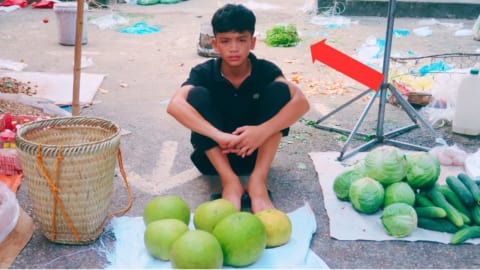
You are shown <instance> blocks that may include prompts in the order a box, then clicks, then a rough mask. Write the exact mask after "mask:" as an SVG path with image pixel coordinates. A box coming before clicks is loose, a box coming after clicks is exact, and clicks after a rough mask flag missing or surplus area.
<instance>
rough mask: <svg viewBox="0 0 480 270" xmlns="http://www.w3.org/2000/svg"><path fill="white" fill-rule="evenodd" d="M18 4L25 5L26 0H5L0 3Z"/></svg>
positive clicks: (22, 6)
mask: <svg viewBox="0 0 480 270" xmlns="http://www.w3.org/2000/svg"><path fill="white" fill-rule="evenodd" d="M15 5H16V6H20V7H21V8H25V7H27V0H5V1H3V2H1V3H0V6H4V7H8V6H15Z"/></svg>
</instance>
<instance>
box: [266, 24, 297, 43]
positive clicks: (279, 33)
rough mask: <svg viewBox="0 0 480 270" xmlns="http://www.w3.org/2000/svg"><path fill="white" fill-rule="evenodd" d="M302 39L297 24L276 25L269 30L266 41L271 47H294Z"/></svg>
mask: <svg viewBox="0 0 480 270" xmlns="http://www.w3.org/2000/svg"><path fill="white" fill-rule="evenodd" d="M300 40H301V39H300V37H299V36H298V32H297V28H296V27H295V25H293V24H288V25H287V26H284V25H276V26H274V27H272V28H271V29H270V30H268V31H267V37H266V38H265V43H266V44H267V45H268V46H271V47H293V46H296V45H297V44H298V42H300Z"/></svg>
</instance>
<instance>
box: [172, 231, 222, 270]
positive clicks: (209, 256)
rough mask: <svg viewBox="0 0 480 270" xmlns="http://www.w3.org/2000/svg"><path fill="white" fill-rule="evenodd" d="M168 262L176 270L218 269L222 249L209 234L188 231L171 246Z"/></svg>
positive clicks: (220, 262) (220, 263)
mask: <svg viewBox="0 0 480 270" xmlns="http://www.w3.org/2000/svg"><path fill="white" fill-rule="evenodd" d="M170 261H171V262H172V266H173V268H177V269H178V268H181V269H208V268H212V269H213V268H217V269H218V268H220V267H222V265H223V252H222V247H221V246H220V243H219V242H218V240H217V239H216V238H215V236H213V235H212V234H211V233H209V232H206V231H202V230H193V231H188V232H186V233H184V234H183V235H182V236H180V238H178V240H177V241H175V243H174V244H173V247H172V253H171V256H170Z"/></svg>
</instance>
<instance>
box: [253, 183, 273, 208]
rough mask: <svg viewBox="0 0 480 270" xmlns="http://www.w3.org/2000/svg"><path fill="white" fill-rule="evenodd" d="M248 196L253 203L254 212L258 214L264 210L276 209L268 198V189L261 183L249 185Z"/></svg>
mask: <svg viewBox="0 0 480 270" xmlns="http://www.w3.org/2000/svg"><path fill="white" fill-rule="evenodd" d="M248 195H249V196H250V200H251V203H252V212H253V213H257V212H260V211H262V210H266V209H272V208H275V206H274V205H273V202H272V201H271V200H270V196H268V190H267V187H266V186H265V185H263V184H260V183H249V185H248Z"/></svg>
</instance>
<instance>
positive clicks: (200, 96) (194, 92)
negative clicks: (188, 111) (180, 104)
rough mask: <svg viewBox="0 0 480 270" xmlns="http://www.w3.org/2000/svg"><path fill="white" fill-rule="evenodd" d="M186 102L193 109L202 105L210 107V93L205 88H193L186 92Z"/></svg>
mask: <svg viewBox="0 0 480 270" xmlns="http://www.w3.org/2000/svg"><path fill="white" fill-rule="evenodd" d="M187 102H188V103H190V104H191V105H192V106H193V107H198V106H200V105H202V104H204V105H210V103H211V96H210V92H209V91H208V89H207V88H205V87H202V86H195V87H193V88H192V89H191V90H190V91H189V92H188V96H187Z"/></svg>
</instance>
